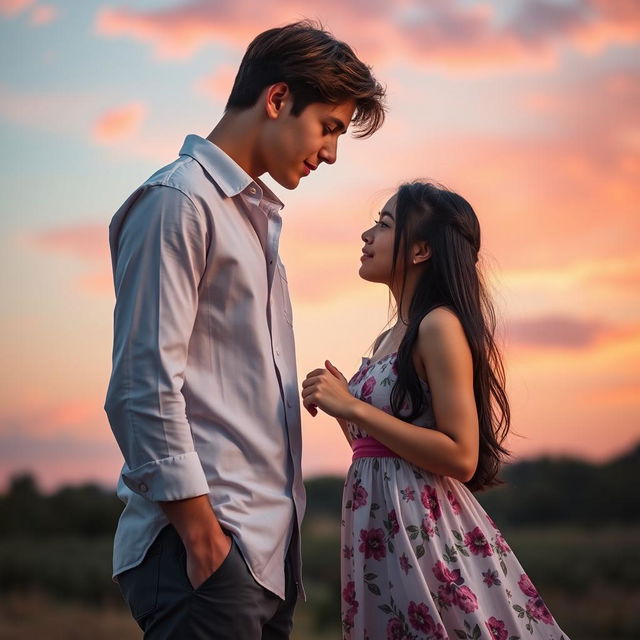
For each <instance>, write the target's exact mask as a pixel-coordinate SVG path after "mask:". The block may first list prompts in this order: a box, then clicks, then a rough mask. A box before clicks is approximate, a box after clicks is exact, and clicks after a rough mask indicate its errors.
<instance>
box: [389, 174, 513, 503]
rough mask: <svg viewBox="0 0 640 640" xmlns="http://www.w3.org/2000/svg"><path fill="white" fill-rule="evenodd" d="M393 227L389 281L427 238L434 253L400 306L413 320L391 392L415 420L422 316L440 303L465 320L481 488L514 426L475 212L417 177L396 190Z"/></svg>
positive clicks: (394, 403) (473, 485) (397, 407)
mask: <svg viewBox="0 0 640 640" xmlns="http://www.w3.org/2000/svg"><path fill="white" fill-rule="evenodd" d="M395 227H396V229H395V239H394V247H393V265H394V267H393V273H392V282H393V281H394V280H395V277H396V273H397V269H396V266H397V265H398V263H399V262H398V258H399V257H400V260H401V261H402V260H406V259H407V257H408V256H409V255H410V248H411V246H412V245H413V244H414V243H416V242H425V243H427V244H428V245H429V247H430V248H431V257H430V258H429V259H428V260H427V261H426V263H425V269H424V272H423V273H422V275H421V276H420V279H419V280H418V283H417V286H416V289H415V292H414V294H413V297H412V298H411V301H410V303H409V309H402V308H399V309H398V310H397V312H398V315H399V317H400V318H401V319H405V318H406V322H407V325H408V326H407V330H406V333H405V335H404V338H403V339H402V342H401V344H400V347H399V350H398V379H397V381H396V383H395V386H394V388H393V391H392V393H391V407H392V410H393V413H394V415H395V416H396V417H399V418H401V419H403V420H407V421H409V422H410V421H412V420H414V419H415V418H417V417H418V416H419V415H420V414H421V413H422V412H423V411H424V409H425V397H424V392H423V389H422V387H421V386H420V380H419V378H418V374H417V372H416V370H415V367H414V365H413V358H412V352H413V348H414V346H415V343H416V339H417V336H418V328H419V327H420V322H421V321H422V319H423V318H424V317H425V315H426V314H427V313H429V311H431V310H432V309H435V308H436V307H440V306H444V307H448V308H449V309H451V310H452V311H453V312H454V313H455V314H456V315H457V317H458V319H459V320H460V322H461V323H462V327H463V329H464V332H465V335H466V337H467V340H468V342H469V346H470V348H471V355H472V358H473V391H474V395H475V401H476V408H477V411H478V422H479V427H480V451H479V458H478V466H477V468H476V472H475V474H474V475H473V477H472V478H471V480H470V481H469V482H467V483H466V486H467V487H468V488H469V489H471V490H472V491H477V490H479V489H482V488H485V487H488V486H491V485H495V484H499V483H500V480H499V479H498V478H497V475H498V472H499V470H500V466H501V463H502V461H503V459H504V458H505V457H506V456H507V455H508V452H507V450H506V449H505V448H504V447H503V446H502V442H503V441H504V438H505V437H506V435H507V433H508V431H509V424H510V410H509V401H508V399H507V395H506V392H505V375H504V366H503V364H502V358H501V355H500V351H499V350H498V347H497V345H496V343H495V340H494V333H495V327H496V317H495V312H494V310H493V306H492V304H491V300H490V299H489V297H488V295H487V292H486V289H485V286H484V284H483V282H482V278H481V274H480V273H479V270H478V265H477V263H478V253H479V251H480V224H479V223H478V218H477V217H476V214H475V212H474V210H473V209H472V207H471V205H470V204H469V203H468V202H467V201H466V200H465V199H464V198H463V197H461V196H459V195H458V194H457V193H453V192H452V191H448V190H447V189H444V188H442V187H440V186H436V185H435V184H433V183H429V182H412V183H407V184H403V185H402V186H401V187H400V188H399V190H398V196H397V203H396V223H395ZM403 272H404V274H405V275H404V276H403V281H402V287H401V295H400V298H399V299H400V300H402V293H404V288H405V284H406V269H403ZM407 400H408V406H409V412H410V413H408V414H407V408H406V407H407ZM403 407H404V409H403Z"/></svg>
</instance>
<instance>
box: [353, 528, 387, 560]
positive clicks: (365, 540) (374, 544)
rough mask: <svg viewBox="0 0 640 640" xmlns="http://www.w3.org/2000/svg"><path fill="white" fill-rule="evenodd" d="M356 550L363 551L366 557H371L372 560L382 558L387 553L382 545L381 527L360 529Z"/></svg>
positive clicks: (382, 534)
mask: <svg viewBox="0 0 640 640" xmlns="http://www.w3.org/2000/svg"><path fill="white" fill-rule="evenodd" d="M358 550H359V551H361V552H362V553H364V557H365V558H366V559H369V558H371V557H373V559H374V560H381V559H382V558H384V557H385V556H386V555H387V550H386V547H385V546H384V532H383V531H382V529H369V531H367V530H366V529H362V530H361V531H360V546H359V547H358Z"/></svg>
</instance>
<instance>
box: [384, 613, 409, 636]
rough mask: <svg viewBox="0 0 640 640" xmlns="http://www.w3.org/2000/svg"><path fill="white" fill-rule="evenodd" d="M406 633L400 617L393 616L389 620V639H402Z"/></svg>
mask: <svg viewBox="0 0 640 640" xmlns="http://www.w3.org/2000/svg"><path fill="white" fill-rule="evenodd" d="M405 637H406V636H405V635H404V625H403V624H402V621H401V620H400V619H399V618H391V620H389V622H387V640H402V639H403V638H405Z"/></svg>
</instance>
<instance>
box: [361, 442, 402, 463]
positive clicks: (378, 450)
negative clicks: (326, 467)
mask: <svg viewBox="0 0 640 640" xmlns="http://www.w3.org/2000/svg"><path fill="white" fill-rule="evenodd" d="M351 448H352V449H353V458H352V460H358V459H359V458H399V457H400V456H399V455H398V454H397V453H394V452H393V451H391V449H389V448H388V447H385V446H384V445H383V444H382V442H378V441H377V440H376V439H375V438H372V437H371V436H367V437H366V438H356V439H355V440H354V441H353V442H352V443H351Z"/></svg>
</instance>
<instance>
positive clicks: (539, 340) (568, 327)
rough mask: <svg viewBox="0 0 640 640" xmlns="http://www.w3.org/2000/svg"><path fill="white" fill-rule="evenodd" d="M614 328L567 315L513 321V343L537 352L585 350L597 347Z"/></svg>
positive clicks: (510, 323)
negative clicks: (545, 350)
mask: <svg viewBox="0 0 640 640" xmlns="http://www.w3.org/2000/svg"><path fill="white" fill-rule="evenodd" d="M612 330H613V328H612V327H611V325H609V324H608V323H606V322H603V321H599V320H588V319H585V318H578V317H571V316H565V315H548V316H542V317H535V318H522V319H518V320H512V321H511V322H509V325H508V336H509V339H510V342H514V343H516V344H517V345H520V346H527V347H534V348H536V349H540V348H542V349H547V348H549V349H586V348H590V347H592V346H594V345H595V344H596V343H597V342H599V341H600V339H602V338H603V337H606V336H608V335H610V334H611V332H612Z"/></svg>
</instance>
